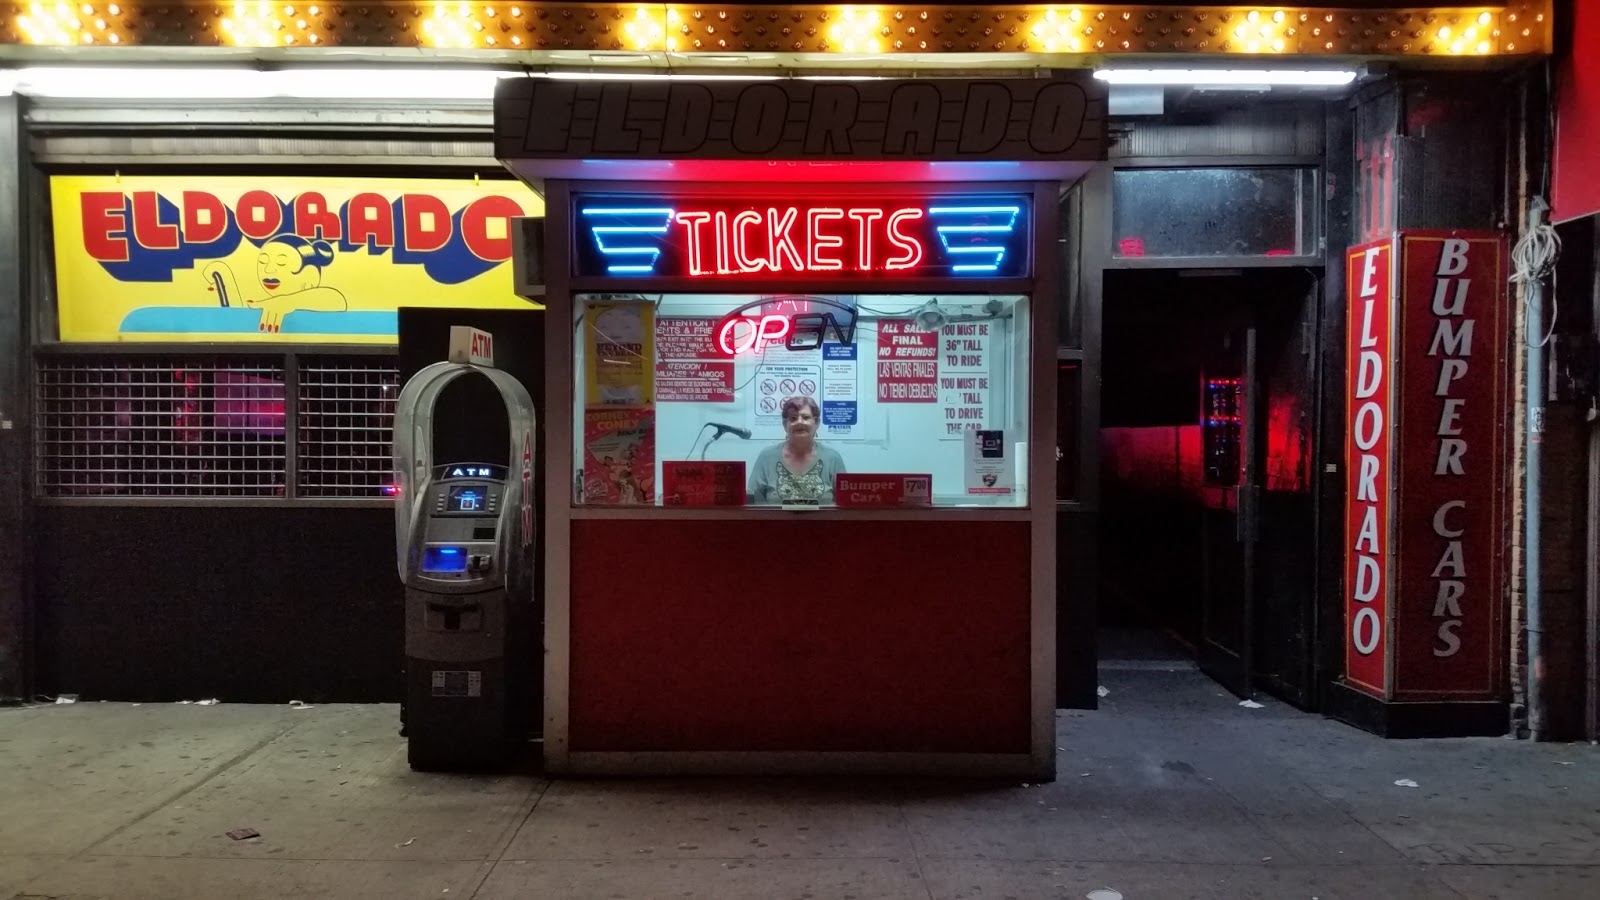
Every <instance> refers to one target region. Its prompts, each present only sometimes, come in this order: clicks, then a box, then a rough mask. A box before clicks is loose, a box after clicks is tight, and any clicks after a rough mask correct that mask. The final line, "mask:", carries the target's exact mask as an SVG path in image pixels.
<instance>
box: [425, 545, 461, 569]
mask: <svg viewBox="0 0 1600 900" xmlns="http://www.w3.org/2000/svg"><path fill="white" fill-rule="evenodd" d="M466 570H467V548H465V547H424V548H422V571H424V572H465V571H466Z"/></svg>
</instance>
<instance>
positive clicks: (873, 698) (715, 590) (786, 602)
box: [570, 514, 1031, 753]
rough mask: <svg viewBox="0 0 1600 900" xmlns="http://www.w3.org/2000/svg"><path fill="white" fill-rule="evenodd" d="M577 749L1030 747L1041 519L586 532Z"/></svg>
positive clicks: (673, 524) (579, 536) (677, 525)
mask: <svg viewBox="0 0 1600 900" xmlns="http://www.w3.org/2000/svg"><path fill="white" fill-rule="evenodd" d="M572 529H573V530H572V548H573V549H572V580H571V583H572V631H571V642H572V643H571V660H572V662H571V693H570V708H571V718H570V729H571V732H570V733H571V744H570V746H571V749H572V750H574V751H621V750H631V751H643V750H702V751H703V750H746V751H756V750H761V751H776V750H810V751H824V750H828V751H847V750H854V751H919V752H990V753H993V752H1007V753H1026V752H1028V750H1029V708H1030V701H1029V685H1030V675H1029V672H1030V660H1029V646H1030V642H1029V608H1030V596H1029V595H1030V591H1031V573H1030V571H1029V559H1030V552H1029V550H1030V548H1029V524H1028V523H1027V522H992V521H991V522H968V523H960V522H885V521H877V522H869V521H862V522H839V521H819V520H815V519H807V518H806V517H805V515H804V514H800V515H796V516H795V517H793V518H789V519H781V520H759V521H757V520H748V519H747V520H727V521H683V520H678V521H669V520H659V521H640V520H633V521H625V520H586V521H577V522H574V523H573V525H572Z"/></svg>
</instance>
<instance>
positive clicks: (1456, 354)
mask: <svg viewBox="0 0 1600 900" xmlns="http://www.w3.org/2000/svg"><path fill="white" fill-rule="evenodd" d="M1505 270H1506V247H1505V241H1504V239H1503V238H1502V237H1501V236H1500V235H1498V234H1495V233H1493V232H1459V231H1458V232H1434V231H1429V232H1406V233H1404V234H1402V235H1401V237H1400V272H1401V275H1400V284H1401V295H1400V316H1401V321H1400V339H1399V348H1400V387H1399V391H1398V397H1399V400H1400V415H1399V420H1398V425H1399V429H1398V435H1399V446H1398V448H1397V451H1398V452H1397V453H1396V457H1397V459H1398V461H1399V468H1398V470H1397V474H1398V476H1399V481H1398V488H1399V490H1398V495H1399V498H1400V499H1399V516H1398V528H1399V532H1398V535H1399V558H1398V563H1399V566H1398V577H1397V579H1396V585H1397V587H1398V591H1397V593H1396V603H1395V608H1394V611H1393V617H1394V629H1395V631H1394V654H1395V659H1394V681H1393V684H1392V685H1391V689H1392V691H1393V698H1394V699H1396V700H1451V699H1455V700H1490V699H1494V698H1495V697H1496V696H1498V695H1499V694H1500V693H1501V690H1500V681H1501V678H1500V670H1501V657H1502V656H1503V651H1502V646H1501V645H1502V636H1503V634H1504V630H1503V626H1502V624H1501V621H1500V619H1501V614H1500V602H1499V583H1500V565H1501V544H1502V540H1501V529H1500V526H1501V522H1502V517H1503V514H1504V507H1503V504H1504V500H1505V494H1504V490H1503V484H1504V482H1503V474H1504V468H1505V465H1504V464H1505V459H1506V455H1507V454H1506V434H1505V430H1504V427H1503V419H1504V409H1503V405H1502V404H1503V397H1504V390H1505V382H1504V378H1505V366H1504V362H1505V360H1504V339H1503V335H1504V329H1505V322H1506V320H1507V309H1508V307H1507V303H1508V301H1507V289H1506V271H1505Z"/></svg>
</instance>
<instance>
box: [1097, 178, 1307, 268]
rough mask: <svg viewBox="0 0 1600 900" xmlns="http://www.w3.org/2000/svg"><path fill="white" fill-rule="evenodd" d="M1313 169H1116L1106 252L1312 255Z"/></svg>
mask: <svg viewBox="0 0 1600 900" xmlns="http://www.w3.org/2000/svg"><path fill="white" fill-rule="evenodd" d="M1316 175H1317V172H1316V170H1315V169H1313V168H1308V167H1259V166H1258V167H1233V168H1228V167H1215V168H1187V169H1166V168H1149V169H1146V168H1139V169H1118V170H1117V171H1116V173H1115V174H1114V175H1113V176H1112V229H1113V231H1114V234H1113V235H1112V254H1113V255H1114V256H1116V257H1119V258H1138V257H1151V258H1185V257H1188V258H1193V257H1266V256H1314V255H1316V254H1318V253H1319V252H1320V249H1319V245H1320V241H1321V236H1322V232H1321V228H1320V226H1319V224H1318V223H1320V222H1321V217H1320V215H1319V214H1318V210H1319V207H1318V204H1317V191H1316V181H1317V178H1316Z"/></svg>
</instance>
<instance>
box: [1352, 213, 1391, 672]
mask: <svg viewBox="0 0 1600 900" xmlns="http://www.w3.org/2000/svg"><path fill="white" fill-rule="evenodd" d="M1393 256H1394V244H1393V243H1392V242H1391V241H1388V240H1382V241H1374V242H1373V243H1370V244H1362V245H1361V246H1358V247H1352V248H1350V250H1349V251H1348V253H1347V254H1346V256H1345V285H1346V291H1347V295H1348V297H1349V298H1350V300H1349V304H1348V308H1349V312H1348V316H1347V321H1346V329H1345V332H1346V334H1345V337H1346V341H1345V460H1344V464H1345V491H1346V493H1345V525H1344V552H1345V571H1344V594H1345V636H1344V642H1345V681H1346V682H1347V683H1348V684H1350V685H1352V686H1354V687H1356V688H1359V689H1361V690H1364V691H1366V692H1368V693H1370V694H1373V695H1375V696H1378V697H1386V695H1387V692H1388V655H1389V652H1388V651H1389V642H1390V635H1389V626H1390V622H1389V592H1390V586H1391V578H1390V574H1391V565H1390V563H1391V559H1392V553H1391V550H1390V546H1389V515H1390V498H1391V496H1392V494H1391V487H1392V485H1393V477H1392V475H1391V471H1390V466H1391V456H1390V453H1389V434H1390V428H1391V424H1392V421H1393V420H1392V413H1393V410H1394V403H1393V394H1394V391H1393V385H1394V356H1393V352H1392V350H1393V345H1392V340H1391V328H1390V326H1391V310H1392V308H1393V303H1392V301H1393V298H1394V268H1393Z"/></svg>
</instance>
